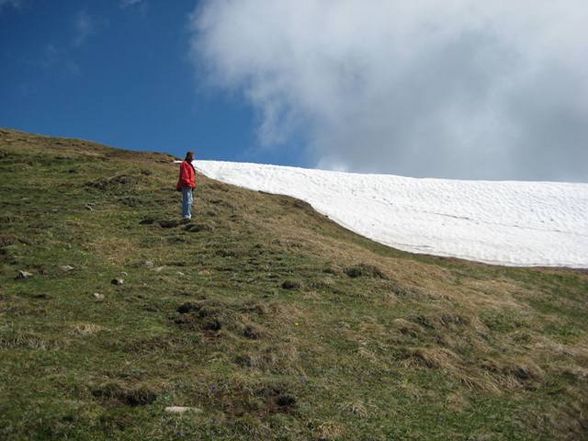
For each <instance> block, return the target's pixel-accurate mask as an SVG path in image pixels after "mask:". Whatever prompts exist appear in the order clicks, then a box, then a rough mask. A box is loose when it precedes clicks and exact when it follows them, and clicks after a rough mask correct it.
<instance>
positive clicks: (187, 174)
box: [176, 161, 196, 190]
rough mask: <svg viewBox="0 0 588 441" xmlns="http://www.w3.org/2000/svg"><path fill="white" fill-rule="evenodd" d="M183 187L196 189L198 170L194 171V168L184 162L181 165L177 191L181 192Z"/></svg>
mask: <svg viewBox="0 0 588 441" xmlns="http://www.w3.org/2000/svg"><path fill="white" fill-rule="evenodd" d="M182 187H190V188H192V189H194V188H196V170H194V166H193V165H192V164H191V163H189V162H188V161H184V162H182V164H181V165H180V178H179V179H178V183H177V185H176V189H177V190H181V189H182Z"/></svg>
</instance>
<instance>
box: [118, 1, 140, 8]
mask: <svg viewBox="0 0 588 441" xmlns="http://www.w3.org/2000/svg"><path fill="white" fill-rule="evenodd" d="M142 1H143V0H120V7H121V8H128V7H129V6H135V5H138V4H139V3H141V2H142Z"/></svg>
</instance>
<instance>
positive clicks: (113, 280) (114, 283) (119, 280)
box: [110, 279, 125, 285]
mask: <svg viewBox="0 0 588 441" xmlns="http://www.w3.org/2000/svg"><path fill="white" fill-rule="evenodd" d="M110 283H112V284H113V285H122V284H123V283H125V281H124V280H123V279H112V280H111V281H110Z"/></svg>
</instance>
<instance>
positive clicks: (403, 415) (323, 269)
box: [0, 130, 588, 440]
mask: <svg viewBox="0 0 588 441" xmlns="http://www.w3.org/2000/svg"><path fill="white" fill-rule="evenodd" d="M171 159H172V158H171V157H169V156H167V155H164V154H156V153H139V152H126V151H122V150H116V149H111V148H107V147H103V146H99V145H96V144H93V143H89V142H86V141H80V140H69V139H59V138H48V137H40V136H35V135H29V134H25V133H21V132H16V131H11V130H0V184H1V186H2V193H1V199H0V439H2V440H25V439H31V440H63V439H69V440H102V439H104V440H137V439H150V440H168V439H174V440H184V439H185V440H194V439H203V440H206V439H210V440H223V439H226V440H240V439H241V440H249V439H282V440H298V439H300V440H307V439H316V440H319V439H322V440H335V439H342V440H447V439H452V440H554V439H561V440H578V439H583V438H585V437H586V431H587V430H588V420H587V419H586V414H587V413H586V412H587V411H588V400H587V398H586V397H588V335H587V332H588V320H586V317H587V312H588V303H587V301H586V299H587V294H588V274H587V273H586V272H582V271H574V270H569V269H540V268H535V269H524V268H504V267H499V266H490V265H483V264H478V263H472V262H466V261H460V260H457V259H445V258H439V257H432V256H425V255H413V254H409V253H404V252H401V251H398V250H394V249H391V248H388V247H385V246H383V245H380V244H377V243H375V242H372V241H369V240H367V239H365V238H363V237H361V236H358V235H356V234H354V233H351V232H349V231H347V230H345V229H344V228H342V227H340V226H338V225H336V224H333V223H332V222H330V221H329V220H328V219H327V218H326V217H324V216H322V215H320V214H318V213H316V212H314V211H313V210H312V208H311V207H310V206H308V204H305V203H303V202H301V201H297V200H294V199H292V198H289V197H285V196H276V195H268V194H264V193H259V192H252V191H248V190H244V189H240V188H236V187H232V186H230V185H226V184H223V183H220V182H216V181H213V180H210V179H207V178H205V177H202V176H200V177H199V182H200V185H199V187H198V190H197V192H196V198H195V211H196V215H195V218H194V220H193V221H192V223H191V224H189V225H183V224H177V225H175V226H174V221H177V220H178V218H179V208H180V207H179V205H180V201H179V194H178V193H177V192H175V191H174V185H175V180H176V175H177V166H176V165H173V164H172V163H171ZM162 225H164V226H167V227H163V226H162ZM66 265H70V266H72V267H73V269H72V270H67V269H65V266H66ZM19 270H24V271H28V272H30V273H32V274H33V276H32V277H31V278H29V279H26V280H17V279H16V276H17V274H18V271H19ZM114 278H122V279H124V284H123V285H120V286H116V285H113V284H112V283H111V281H112V279H114ZM95 293H99V294H101V295H103V296H104V298H103V299H102V300H100V299H96V298H95V297H94V294H95ZM173 405H176V406H190V407H194V408H197V409H199V411H197V412H196V411H195V412H189V413H185V414H183V415H174V414H169V413H166V412H165V410H164V409H165V407H167V406H173Z"/></svg>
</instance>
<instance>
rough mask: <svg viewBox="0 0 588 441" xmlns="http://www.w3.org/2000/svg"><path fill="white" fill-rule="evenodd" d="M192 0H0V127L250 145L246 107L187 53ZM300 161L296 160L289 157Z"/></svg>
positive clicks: (131, 141)
mask: <svg viewBox="0 0 588 441" xmlns="http://www.w3.org/2000/svg"><path fill="white" fill-rule="evenodd" d="M196 6H197V2H195V1H194V0H189V1H186V0H175V1H171V2H167V1H165V2H164V1H139V2H136V3H134V4H132V3H131V2H127V3H125V2H121V1H80V0H59V1H43V0H24V1H14V2H11V1H8V2H7V1H6V0H3V1H2V0H0V66H2V67H1V68H0V102H2V105H1V106H0V127H9V128H17V129H21V130H25V131H30V132H34V133H40V134H47V135H56V136H66V137H76V138H83V139H89V140H94V141H98V142H101V143H105V144H108V145H113V146H118V147H124V148H130V149H138V150H157V151H166V152H170V153H172V154H175V155H178V156H182V155H183V153H184V152H185V150H186V149H188V148H190V149H194V150H196V152H197V156H198V157H200V158H206V159H223V160H235V161H257V162H278V163H288V164H290V163H294V162H295V161H296V159H295V158H293V157H291V155H289V154H288V153H286V151H285V150H284V149H282V150H280V151H275V150H271V149H269V150H268V149H260V148H258V144H259V143H258V142H257V139H256V135H255V118H256V117H255V112H254V111H253V109H252V108H251V106H250V105H249V104H248V103H247V102H245V101H244V100H243V99H242V98H241V97H240V96H239V95H238V94H236V93H231V92H226V91H223V90H220V89H218V88H214V87H209V86H208V81H207V79H206V78H204V76H202V75H201V74H200V72H199V71H198V69H197V68H195V67H194V63H192V62H191V60H190V58H189V44H190V35H189V29H188V28H189V15H190V13H192V11H193V10H194V9H195V7H196ZM298 160H300V158H298Z"/></svg>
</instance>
